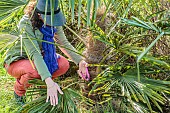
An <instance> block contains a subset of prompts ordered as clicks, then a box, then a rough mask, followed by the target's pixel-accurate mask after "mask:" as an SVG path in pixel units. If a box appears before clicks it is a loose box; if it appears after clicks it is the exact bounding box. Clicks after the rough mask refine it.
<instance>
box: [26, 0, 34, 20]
mask: <svg viewBox="0 0 170 113" xmlns="http://www.w3.org/2000/svg"><path fill="white" fill-rule="evenodd" d="M36 4H37V0H30V2H29V3H28V4H27V6H26V7H25V9H24V14H26V15H28V16H29V17H31V15H32V14H33V10H34V8H35V7H36Z"/></svg>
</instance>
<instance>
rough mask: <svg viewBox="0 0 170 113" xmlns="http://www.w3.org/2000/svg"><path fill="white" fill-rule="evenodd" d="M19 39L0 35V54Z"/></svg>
mask: <svg viewBox="0 0 170 113" xmlns="http://www.w3.org/2000/svg"><path fill="white" fill-rule="evenodd" d="M18 39H19V38H18V37H17V36H14V35H10V34H0V53H2V52H3V51H4V50H6V49H9V48H11V47H12V46H13V45H14V44H15V42H16V41H17V40H18Z"/></svg>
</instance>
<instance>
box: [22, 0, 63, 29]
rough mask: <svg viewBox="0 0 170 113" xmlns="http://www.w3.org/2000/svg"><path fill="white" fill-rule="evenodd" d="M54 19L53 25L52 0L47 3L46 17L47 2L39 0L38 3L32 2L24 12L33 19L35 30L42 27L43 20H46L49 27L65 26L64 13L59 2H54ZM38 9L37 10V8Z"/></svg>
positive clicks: (34, 0)
mask: <svg viewBox="0 0 170 113" xmlns="http://www.w3.org/2000/svg"><path fill="white" fill-rule="evenodd" d="M53 5H54V8H55V9H54V18H55V19H53V24H52V22H51V20H52V19H51V18H52V17H51V3H50V0H48V2H47V6H48V7H47V12H46V16H45V7H46V0H39V1H38V3H37V2H36V0H31V1H30V2H29V4H28V5H27V7H26V8H25V10H24V12H25V14H26V15H28V16H29V17H31V22H32V25H33V28H36V27H38V28H39V27H41V26H42V24H43V19H44V18H46V24H47V25H50V26H51V25H53V26H63V25H64V23H65V17H64V16H63V14H62V12H61V11H60V8H59V2H58V0H55V2H54V4H53ZM35 7H36V8H35Z"/></svg>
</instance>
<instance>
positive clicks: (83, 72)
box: [77, 60, 88, 79]
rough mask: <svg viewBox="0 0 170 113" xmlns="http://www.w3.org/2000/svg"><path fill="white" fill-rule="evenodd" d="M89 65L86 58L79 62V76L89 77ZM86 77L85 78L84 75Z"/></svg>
mask: <svg viewBox="0 0 170 113" xmlns="http://www.w3.org/2000/svg"><path fill="white" fill-rule="evenodd" d="M87 67H88V63H87V62H85V61H84V60H82V61H80V62H79V70H78V71H77V72H78V74H79V76H80V77H82V78H83V79H85V78H86V77H88V75H87V74H88V72H87V71H88V70H87ZM83 76H84V77H85V78H84V77H83Z"/></svg>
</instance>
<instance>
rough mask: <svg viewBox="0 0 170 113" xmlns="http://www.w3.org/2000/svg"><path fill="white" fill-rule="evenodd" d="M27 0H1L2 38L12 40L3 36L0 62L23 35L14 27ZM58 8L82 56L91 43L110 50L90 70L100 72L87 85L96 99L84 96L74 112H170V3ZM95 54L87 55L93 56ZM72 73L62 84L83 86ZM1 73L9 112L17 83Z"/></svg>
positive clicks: (146, 0)
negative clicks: (13, 86)
mask: <svg viewBox="0 0 170 113" xmlns="http://www.w3.org/2000/svg"><path fill="white" fill-rule="evenodd" d="M28 2H29V1H24V0H22V1H21V0H1V1H0V34H10V36H9V35H7V36H9V37H8V38H9V39H8V38H7V37H5V38H4V35H1V36H0V49H1V50H0V52H1V62H3V58H4V57H5V55H6V52H7V50H8V49H10V47H13V46H14V44H15V41H14V40H11V38H13V37H14V36H19V33H18V30H17V27H16V26H17V24H18V22H19V20H20V18H21V17H22V15H23V10H24V8H25V5H26V4H27V3H28ZM60 7H61V9H62V11H63V13H64V15H65V17H66V19H67V23H66V25H65V26H64V27H65V33H66V35H67V38H68V39H69V41H70V42H71V43H72V44H73V45H74V46H75V47H76V48H77V50H79V52H81V53H82V52H83V51H84V50H86V52H87V51H88V45H90V44H91V43H89V40H90V41H94V42H95V41H100V42H102V43H104V45H105V47H106V49H105V50H102V49H101V50H100V49H98V51H101V56H102V59H101V60H99V63H97V64H96V63H93V62H90V64H89V68H97V70H100V73H98V74H96V76H95V77H94V79H93V80H92V81H91V82H90V83H86V84H89V85H92V86H93V87H92V89H91V91H90V92H89V95H95V96H96V98H98V99H97V100H95V101H94V100H89V99H87V98H85V97H81V98H83V99H82V101H79V100H77V102H75V103H74V104H75V105H76V106H77V108H78V111H76V112H99V111H101V112H118V113H119V112H131V113H132V112H137V113H138V112H139V113H148V112H169V111H170V110H169V108H170V107H169V106H170V102H169V101H170V99H169V98H170V37H169V35H170V10H169V7H170V1H168V0H60ZM103 7H105V8H103ZM98 10H100V11H99V12H98ZM100 13H101V15H100V16H99V17H98V15H99V14H100ZM98 22H99V23H101V24H98ZM91 37H92V38H91ZM94 45H95V46H96V45H97V44H95V43H94ZM90 46H93V45H90ZM98 46H100V45H98ZM103 48H104V47H103ZM94 50H95V49H94V48H92V50H91V51H90V50H89V51H90V53H92V54H93V52H94ZM94 53H95V52H94ZM94 56H95V54H94ZM96 57H97V56H96ZM88 58H89V57H87V60H88ZM73 70H75V66H73V68H72V69H71V70H70V71H69V72H68V73H69V74H71V76H69V77H68V75H67V74H66V75H65V76H67V77H66V78H67V79H64V80H63V79H62V80H63V81H68V80H70V81H71V82H72V83H74V82H75V81H78V82H77V83H78V84H80V83H82V81H80V80H78V77H77V75H76V74H75V71H73ZM0 71H1V76H0V80H1V84H2V85H1V87H2V89H3V90H1V92H2V93H1V94H2V95H1V96H0V97H1V98H2V99H3V100H2V104H1V105H0V107H1V108H2V109H1V110H2V112H9V111H12V110H13V108H14V107H13V106H14V105H13V102H11V101H9V102H8V101H6V100H12V96H11V95H12V93H13V92H12V88H11V86H12V85H11V84H13V82H14V79H13V78H11V77H10V76H9V75H6V73H5V71H4V69H3V67H2V66H1V69H0ZM71 78H76V79H71ZM60 84H62V85H63V87H67V85H69V84H66V83H65V82H61V83H60ZM3 86H4V87H3ZM6 86H8V87H10V88H9V89H8V88H6ZM71 88H72V89H74V90H75V91H76V92H74V93H77V92H78V94H81V93H82V92H80V88H79V85H75V84H74V85H72V86H71ZM7 89H8V90H7ZM7 92H10V93H9V95H8V93H7ZM44 92H45V91H44ZM4 95H5V97H4ZM70 98H71V97H70ZM31 101H32V100H31ZM11 103H12V104H11ZM78 103H81V106H79V104H78ZM28 105H29V104H28ZM4 106H5V107H4ZM65 106H66V107H67V105H65ZM38 107H41V106H38ZM61 108H62V107H61ZM68 108H69V107H68ZM89 108H91V109H90V110H87V109H89ZM62 109H64V107H63V108H62ZM8 110H9V111H8ZM69 110H72V109H69ZM73 111H74V110H73Z"/></svg>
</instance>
